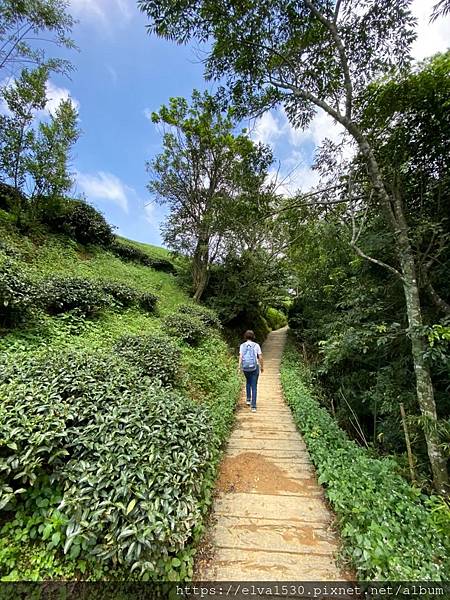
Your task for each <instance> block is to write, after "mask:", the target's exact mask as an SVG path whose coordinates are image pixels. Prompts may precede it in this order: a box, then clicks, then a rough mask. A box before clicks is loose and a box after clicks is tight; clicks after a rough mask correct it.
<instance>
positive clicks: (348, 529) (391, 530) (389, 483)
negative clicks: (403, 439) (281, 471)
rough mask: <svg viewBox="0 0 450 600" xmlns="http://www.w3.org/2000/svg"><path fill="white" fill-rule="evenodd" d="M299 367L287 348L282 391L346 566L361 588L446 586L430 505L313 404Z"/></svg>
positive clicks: (441, 544) (444, 559) (448, 565)
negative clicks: (367, 583) (369, 583)
mask: <svg viewBox="0 0 450 600" xmlns="http://www.w3.org/2000/svg"><path fill="white" fill-rule="evenodd" d="M299 360H300V357H299V354H298V353H297V352H296V351H295V349H294V347H293V345H289V346H288V347H287V349H286V351H285V354H284V356H283V361H282V371H281V380H282V386H283V390H284V393H285V396H286V400H287V402H288V404H289V405H290V407H291V409H292V412H293V415H294V419H295V422H296V424H297V426H298V428H299V429H300V431H301V432H302V434H303V436H304V438H305V442H306V444H307V446H308V451H309V453H310V455H311V458H312V461H313V463H314V465H315V466H316V469H317V473H318V475H319V483H321V484H323V485H324V486H325V492H326V496H327V498H328V500H329V501H330V503H331V505H332V507H333V509H334V511H335V513H336V516H337V519H338V524H339V528H340V531H341V536H342V539H343V542H344V548H343V555H344V557H345V559H347V560H348V561H350V562H351V564H352V566H353V567H354V568H355V569H356V572H357V576H358V578H359V579H363V580H393V581H400V580H403V581H406V580H409V581H416V580H422V581H425V580H429V579H432V580H435V581H437V580H441V579H447V580H448V578H449V575H450V561H449V556H448V554H447V553H446V550H445V541H444V539H443V533H442V532H441V529H440V528H439V527H437V525H436V523H435V521H434V519H433V515H432V513H431V511H429V510H427V499H426V497H425V496H423V495H421V493H420V492H419V491H418V490H416V489H414V488H413V487H412V486H411V485H409V484H408V482H407V481H406V480H405V479H403V478H402V477H401V476H399V475H398V473H397V465H396V463H395V462H394V461H393V460H391V459H388V458H386V459H378V458H372V457H371V456H370V455H369V453H368V452H367V451H366V450H365V449H363V448H361V447H359V446H358V445H357V444H356V443H355V442H354V441H352V440H349V439H348V437H347V435H346V434H345V433H344V432H343V431H342V430H341V429H340V428H339V426H338V425H337V423H336V421H334V419H333V418H332V416H331V415H330V414H329V413H328V412H327V411H326V410H325V408H323V407H321V406H320V404H319V402H318V401H317V400H316V399H315V398H314V395H313V391H312V388H311V386H310V385H308V384H307V383H305V381H308V373H307V371H306V369H305V368H304V367H302V366H301V365H300V363H299Z"/></svg>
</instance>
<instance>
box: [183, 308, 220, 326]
mask: <svg viewBox="0 0 450 600" xmlns="http://www.w3.org/2000/svg"><path fill="white" fill-rule="evenodd" d="M178 312H179V313H181V314H183V315H191V316H192V317H197V319H200V321H202V323H204V324H205V325H207V326H208V327H216V328H217V329H219V328H220V327H222V325H221V323H220V319H219V316H218V314H217V313H216V311H214V310H212V309H211V308H207V307H206V306H200V305H199V304H182V305H181V306H179V307H178Z"/></svg>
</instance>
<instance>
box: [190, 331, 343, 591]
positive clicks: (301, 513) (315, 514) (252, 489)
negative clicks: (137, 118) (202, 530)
mask: <svg viewBox="0 0 450 600" xmlns="http://www.w3.org/2000/svg"><path fill="white" fill-rule="evenodd" d="M286 332H287V327H285V328H283V329H279V330H277V331H273V332H272V333H270V334H269V336H268V338H267V340H266V342H265V344H264V345H263V349H262V350H263V356H264V365H265V371H264V374H262V375H261V377H260V379H259V385H258V408H257V412H256V413H252V412H251V411H250V409H249V408H248V407H247V405H246V404H245V396H244V395H243V396H242V397H241V400H240V404H239V408H238V412H237V417H236V423H235V427H234V430H233V432H232V434H231V436H230V439H229V443H228V447H227V450H226V453H225V457H224V460H223V461H222V465H221V470H220V475H219V479H218V486H217V492H218V494H217V497H216V500H215V503H214V507H213V515H212V520H211V521H212V525H211V530H210V532H209V537H210V541H211V544H212V555H211V556H210V558H209V560H208V561H207V562H205V563H203V564H202V565H201V566H200V568H199V573H198V577H197V579H198V580H199V581H343V580H344V579H346V577H345V575H344V574H343V572H341V571H340V570H339V569H338V568H337V566H336V563H335V560H334V556H335V554H336V551H337V548H338V540H337V538H336V536H335V534H334V533H333V530H332V528H331V523H332V514H331V513H330V511H329V510H328V508H327V506H326V504H325V501H324V497H323V491H322V488H321V487H320V486H319V485H318V484H317V478H316V476H315V472H314V469H313V466H312V464H311V460H310V458H309V455H308V452H307V450H306V447H305V443H304V441H303V439H302V437H301V435H300V434H299V433H298V431H297V429H296V427H295V424H294V421H293V418H292V415H291V411H290V409H289V407H288V406H287V405H286V404H285V402H284V399H283V395H282V390H281V382H280V362H281V355H282V352H283V347H284V344H285V341H286Z"/></svg>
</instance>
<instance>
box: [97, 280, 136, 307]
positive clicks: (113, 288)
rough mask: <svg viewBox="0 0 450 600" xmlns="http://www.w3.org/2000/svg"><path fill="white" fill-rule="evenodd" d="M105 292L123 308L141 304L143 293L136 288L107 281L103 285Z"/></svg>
mask: <svg viewBox="0 0 450 600" xmlns="http://www.w3.org/2000/svg"><path fill="white" fill-rule="evenodd" d="M101 287H102V289H103V291H104V292H105V293H106V294H108V295H109V296H111V297H112V298H114V300H115V301H116V303H117V304H118V305H119V306H122V307H129V306H135V305H136V304H139V299H140V297H141V293H140V292H139V290H137V289H136V288H133V287H130V286H129V285H126V284H125V283H118V282H117V281H107V282H104V283H102V284H101Z"/></svg>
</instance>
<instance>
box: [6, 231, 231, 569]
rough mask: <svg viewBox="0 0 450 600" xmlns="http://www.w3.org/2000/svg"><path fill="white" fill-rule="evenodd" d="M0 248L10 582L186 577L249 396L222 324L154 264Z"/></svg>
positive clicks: (58, 247)
mask: <svg viewBox="0 0 450 600" xmlns="http://www.w3.org/2000/svg"><path fill="white" fill-rule="evenodd" d="M2 234H4V235H2V237H3V239H4V242H3V245H2V248H1V249H0V258H1V263H0V295H1V299H2V302H1V306H2V313H1V317H2V322H1V324H0V326H1V327H2V331H1V333H2V335H1V337H0V353H1V358H0V364H1V367H0V396H1V397H2V400H3V402H2V404H1V407H0V429H1V431H2V436H1V438H0V447H1V450H0V470H1V472H2V476H3V483H2V487H1V488H0V507H1V510H2V511H3V515H4V516H3V525H2V528H1V531H0V577H1V578H2V579H3V580H17V579H21V580H24V579H28V580H30V579H31V580H39V579H80V578H82V579H88V580H92V579H94V580H95V579H101V578H104V577H105V576H107V577H108V578H109V579H115V578H116V579H122V580H123V579H137V580H142V579H143V580H154V579H159V580H180V579H186V578H189V577H191V576H192V569H193V557H194V555H195V546H196V543H197V542H198V540H199V538H200V535H201V532H202V527H203V525H202V523H203V518H204V516H205V514H206V512H207V510H208V508H209V506H210V503H211V497H212V489H213V486H214V480H215V475H216V467H217V464H218V460H219V457H220V453H221V446H222V444H223V442H224V440H225V439H226V436H227V434H228V432H229V428H230V426H231V422H232V418H233V413H234V408H235V404H236V400H237V397H238V393H239V389H240V381H239V377H238V374H237V373H236V369H235V364H234V360H233V358H232V357H230V355H229V352H228V348H227V346H226V344H225V342H224V341H223V340H222V338H221V336H220V335H219V332H218V328H219V325H220V323H219V321H218V318H217V316H216V315H215V313H214V312H213V311H211V310H208V309H202V308H201V307H196V306H192V305H190V304H189V303H188V298H187V296H186V295H185V293H184V292H183V291H182V290H181V289H180V288H179V287H178V285H177V282H176V279H175V278H174V274H173V273H166V272H161V271H157V270H156V269H155V268H154V266H153V265H152V266H150V264H149V263H148V264H147V263H145V261H144V263H145V264H142V262H136V261H134V260H127V261H126V262H122V261H121V260H120V259H119V258H118V257H117V256H116V254H115V253H113V252H111V251H110V250H109V249H108V248H102V247H99V246H93V245H81V244H79V243H78V242H76V241H75V240H73V239H71V238H68V237H66V236H65V235H62V234H56V235H55V234H50V235H49V234H46V233H45V232H44V233H39V232H35V234H34V236H24V235H20V234H18V233H17V232H16V231H15V230H14V228H13V227H8V226H7V225H5V226H4V227H3V228H2ZM120 243H121V244H123V245H125V243H124V242H122V241H121V242H120ZM131 244H132V243H131V242H130V247H131ZM139 250H140V251H141V252H142V253H146V254H147V255H148V256H151V255H153V256H154V260H155V261H156V260H158V261H160V264H163V263H162V262H161V261H164V260H167V261H168V259H166V258H165V257H164V254H163V251H162V250H160V249H154V250H153V249H152V248H149V247H143V248H139ZM168 262H169V261H168ZM170 264H171V263H170ZM8 294H9V296H8ZM5 300H6V302H5ZM170 323H171V324H172V327H168V326H167V325H168V324H170Z"/></svg>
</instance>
